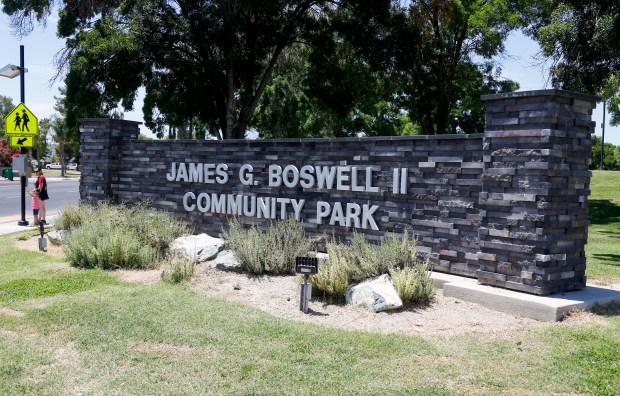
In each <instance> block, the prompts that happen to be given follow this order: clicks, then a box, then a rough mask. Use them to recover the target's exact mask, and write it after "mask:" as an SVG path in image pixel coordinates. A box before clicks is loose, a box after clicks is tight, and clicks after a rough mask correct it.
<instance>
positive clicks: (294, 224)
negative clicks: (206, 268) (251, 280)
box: [222, 217, 314, 274]
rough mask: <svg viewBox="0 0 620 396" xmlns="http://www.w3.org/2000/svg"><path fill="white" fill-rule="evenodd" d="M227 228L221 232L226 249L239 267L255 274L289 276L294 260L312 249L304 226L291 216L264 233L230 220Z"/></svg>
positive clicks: (292, 269) (235, 220)
mask: <svg viewBox="0 0 620 396" xmlns="http://www.w3.org/2000/svg"><path fill="white" fill-rule="evenodd" d="M228 226H229V228H228V231H224V232H223V233H222V236H223V238H224V240H226V245H227V247H228V248H230V249H231V250H233V251H234V252H235V254H236V256H237V259H238V260H239V262H240V264H241V266H242V267H243V268H244V269H245V270H247V271H248V272H251V273H254V274H262V273H264V272H267V273H271V274H292V273H294V272H295V258H296V257H297V256H306V255H307V254H308V252H309V251H311V250H314V242H312V241H311V240H310V239H308V238H307V237H306V234H305V231H304V228H303V225H302V224H301V223H300V222H299V221H297V220H295V219H294V218H292V217H289V218H288V219H286V220H284V221H278V222H272V223H270V224H269V227H268V228H267V230H266V231H261V230H259V229H258V228H257V227H255V226H251V227H247V228H246V227H244V226H243V225H242V224H241V222H240V221H239V219H237V218H231V219H230V220H229V222H228Z"/></svg>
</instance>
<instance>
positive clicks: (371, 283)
mask: <svg viewBox="0 0 620 396" xmlns="http://www.w3.org/2000/svg"><path fill="white" fill-rule="evenodd" d="M346 301H347V304H352V305H357V306H359V305H361V306H364V307H366V308H368V309H369V310H371V311H373V312H381V311H387V310H390V309H397V308H400V307H402V306H403V301H402V300H401V298H400V296H399V295H398V292H397V291H396V289H395V288H394V285H393V284H392V278H390V276H389V275H388V274H384V275H380V276H378V277H376V278H373V279H370V280H368V281H366V282H362V283H360V284H358V285H355V286H350V287H349V288H348V289H347V292H346Z"/></svg>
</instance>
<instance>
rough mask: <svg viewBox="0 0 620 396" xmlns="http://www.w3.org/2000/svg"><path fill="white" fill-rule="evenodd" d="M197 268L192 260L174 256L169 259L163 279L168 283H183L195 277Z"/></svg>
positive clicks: (163, 272)
mask: <svg viewBox="0 0 620 396" xmlns="http://www.w3.org/2000/svg"><path fill="white" fill-rule="evenodd" d="M195 268H196V267H195V266H194V263H193V262H192V260H190V259H188V258H186V257H183V256H179V255H174V256H172V257H169V258H168V262H167V263H166V266H165V267H164V270H163V271H162V273H161V278H162V279H163V280H164V281H165V282H168V283H181V282H185V281H188V280H190V279H191V277H192V276H194V272H195Z"/></svg>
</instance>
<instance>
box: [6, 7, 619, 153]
mask: <svg viewBox="0 0 620 396" xmlns="http://www.w3.org/2000/svg"><path fill="white" fill-rule="evenodd" d="M56 22H57V20H56V19H55V18H53V17H52V18H50V19H49V20H48V23H47V27H45V28H44V27H41V26H37V27H36V28H35V30H34V31H33V32H32V33H30V35H28V36H27V37H24V38H22V39H18V38H16V37H14V36H13V35H12V34H11V30H10V27H9V18H8V16H6V15H5V14H4V13H2V12H0V37H1V39H0V43H1V44H0V67H3V66H4V65H6V64H15V65H19V46H20V45H24V52H25V55H24V58H25V67H26V68H27V69H28V72H27V73H26V80H25V99H26V102H25V104H26V106H27V107H28V108H29V109H30V111H32V113H34V114H35V115H36V116H37V117H38V118H39V119H42V118H46V117H50V116H52V115H53V114H54V113H55V112H54V104H55V102H56V101H55V99H54V96H58V95H59V93H58V87H59V86H61V85H62V82H56V83H54V84H51V79H52V78H53V77H54V74H55V69H54V55H55V54H56V53H57V52H58V51H59V50H61V49H62V48H63V47H64V40H61V39H58V38H57V37H56ZM538 51H539V46H538V44H537V43H536V42H534V41H533V40H531V39H529V38H527V37H525V36H524V35H522V34H521V33H518V32H516V33H513V34H511V36H510V37H509V38H508V40H507V42H506V52H507V55H508V56H506V57H504V58H502V59H499V61H500V63H501V65H502V75H503V76H504V77H505V78H508V79H511V80H513V81H517V82H518V83H519V84H520V90H522V91H530V90H537V89H547V88H550V85H549V83H548V81H547V80H548V74H547V72H546V68H545V67H541V66H540V62H538V61H537V60H536V59H535V55H536V54H537V53H538ZM0 95H5V96H9V97H11V98H13V103H15V104H16V105H17V104H18V102H19V97H20V84H19V78H18V77H17V78H14V79H8V78H3V77H0ZM142 105H143V93H142V95H138V98H137V100H136V102H135V103H134V111H131V112H125V119H126V120H132V121H140V122H143V116H142ZM593 120H594V121H596V131H595V134H596V135H597V136H601V132H602V127H601V125H602V122H603V104H602V103H599V104H598V105H597V107H596V109H595V110H594V112H593ZM606 124H607V125H606V126H605V142H610V143H613V144H615V145H620V126H616V127H612V126H610V125H609V115H607V117H606ZM140 131H141V132H142V134H144V135H146V136H151V137H152V136H153V135H152V133H151V132H150V130H148V129H147V128H146V127H145V126H144V125H142V126H141V127H140Z"/></svg>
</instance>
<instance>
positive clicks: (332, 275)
mask: <svg viewBox="0 0 620 396" xmlns="http://www.w3.org/2000/svg"><path fill="white" fill-rule="evenodd" d="M327 251H328V252H329V258H328V259H326V260H321V261H320V262H319V271H318V273H317V274H315V275H311V276H310V277H308V282H309V283H310V284H312V287H313V288H315V289H317V290H320V291H322V292H323V297H328V298H332V299H335V300H344V295H345V292H346V290H347V287H349V278H350V275H349V271H350V268H351V267H352V265H353V264H352V257H353V255H352V254H351V247H350V246H347V245H344V244H341V243H336V242H334V241H333V240H332V241H330V242H328V243H327Z"/></svg>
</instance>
